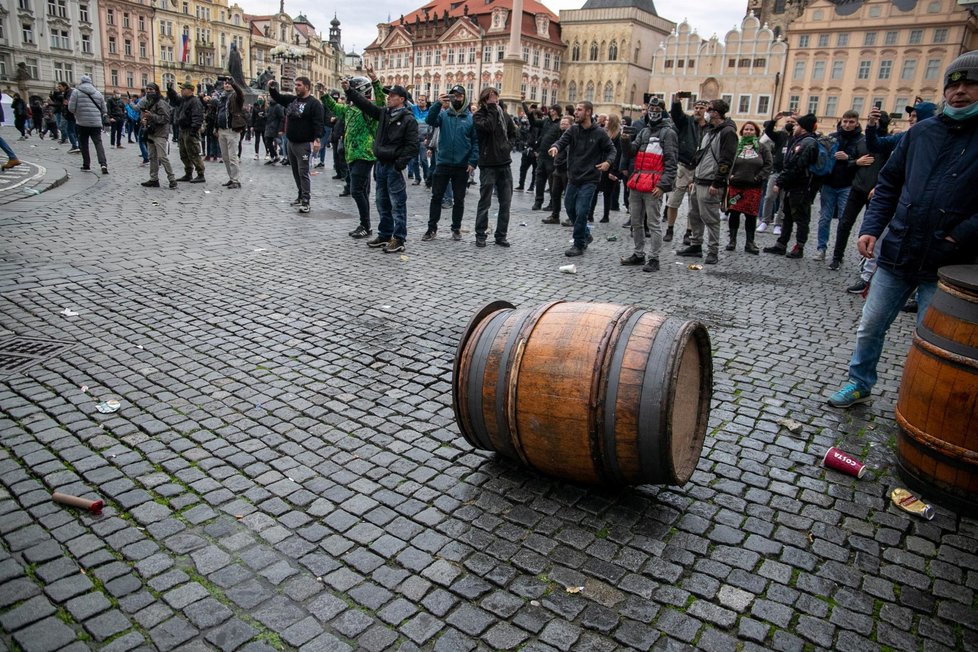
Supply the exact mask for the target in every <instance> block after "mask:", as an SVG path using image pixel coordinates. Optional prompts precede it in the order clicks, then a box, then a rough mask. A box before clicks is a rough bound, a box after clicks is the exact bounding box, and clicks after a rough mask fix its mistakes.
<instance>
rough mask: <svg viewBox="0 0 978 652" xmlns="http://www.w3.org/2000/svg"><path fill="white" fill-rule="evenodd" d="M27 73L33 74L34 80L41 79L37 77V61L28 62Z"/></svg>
mask: <svg viewBox="0 0 978 652" xmlns="http://www.w3.org/2000/svg"><path fill="white" fill-rule="evenodd" d="M27 72H29V73H30V74H31V78H32V79H39V77H38V76H37V59H33V58H30V59H28V60H27Z"/></svg>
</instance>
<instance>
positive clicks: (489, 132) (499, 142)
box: [472, 104, 517, 168]
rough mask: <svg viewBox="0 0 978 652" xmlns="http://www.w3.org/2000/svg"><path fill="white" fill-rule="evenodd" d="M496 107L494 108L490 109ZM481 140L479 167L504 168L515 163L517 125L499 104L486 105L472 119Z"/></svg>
mask: <svg viewBox="0 0 978 652" xmlns="http://www.w3.org/2000/svg"><path fill="white" fill-rule="evenodd" d="M489 107H494V108H489ZM472 120H473V122H475V133H476V135H477V136H478V138H479V167H480V168H486V167H504V166H507V165H511V164H512V162H513V157H512V151H513V145H512V144H513V142H515V139H516V135H517V131H516V123H514V122H513V118H512V117H510V115H509V114H508V113H506V112H505V111H503V109H502V106H501V105H499V104H484V105H483V106H480V107H479V110H478V111H476V112H475V115H474V116H473V117H472Z"/></svg>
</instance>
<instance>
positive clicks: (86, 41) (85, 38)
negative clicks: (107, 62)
mask: <svg viewBox="0 0 978 652" xmlns="http://www.w3.org/2000/svg"><path fill="white" fill-rule="evenodd" d="M81 48H82V52H84V53H85V54H91V53H92V37H91V35H90V34H82V35H81Z"/></svg>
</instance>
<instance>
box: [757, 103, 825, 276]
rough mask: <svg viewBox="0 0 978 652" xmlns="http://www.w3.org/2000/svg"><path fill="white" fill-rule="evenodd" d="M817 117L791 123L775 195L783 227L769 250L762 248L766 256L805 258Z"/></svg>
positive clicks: (805, 117)
mask: <svg viewBox="0 0 978 652" xmlns="http://www.w3.org/2000/svg"><path fill="white" fill-rule="evenodd" d="M817 125H818V118H816V117H815V114H814V113H809V114H807V115H803V116H801V117H800V118H798V119H797V120H796V121H795V131H794V135H793V136H792V137H791V140H790V141H788V149H787V151H786V152H785V155H784V169H783V170H782V171H781V174H779V175H778V182H777V185H776V187H775V192H783V193H784V194H783V195H782V199H781V202H782V205H783V206H784V227H783V229H782V231H781V235H780V236H778V239H777V241H776V242H775V243H774V244H773V245H771V246H770V247H764V249H763V251H764V253H766V254H775V255H778V256H785V257H787V258H801V257H802V256H804V255H805V243H807V242H808V228H809V222H811V219H812V201H814V199H815V192H814V191H813V190H812V186H813V184H814V183H815V181H814V176H813V175H812V171H811V166H812V164H813V163H815V161H816V160H818V143H817V142H816V141H815V128H816V126H817ZM795 226H797V227H798V233H797V234H796V235H795V246H794V247H792V249H791V251H788V242H790V241H791V231H792V230H793V229H794V228H795Z"/></svg>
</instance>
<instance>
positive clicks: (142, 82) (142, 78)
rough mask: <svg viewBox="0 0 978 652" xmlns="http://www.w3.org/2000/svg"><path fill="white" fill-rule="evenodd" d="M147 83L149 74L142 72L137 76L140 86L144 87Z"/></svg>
mask: <svg viewBox="0 0 978 652" xmlns="http://www.w3.org/2000/svg"><path fill="white" fill-rule="evenodd" d="M147 84H149V75H147V74H146V73H143V74H142V76H140V78H139V85H140V87H141V88H146V85H147Z"/></svg>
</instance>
